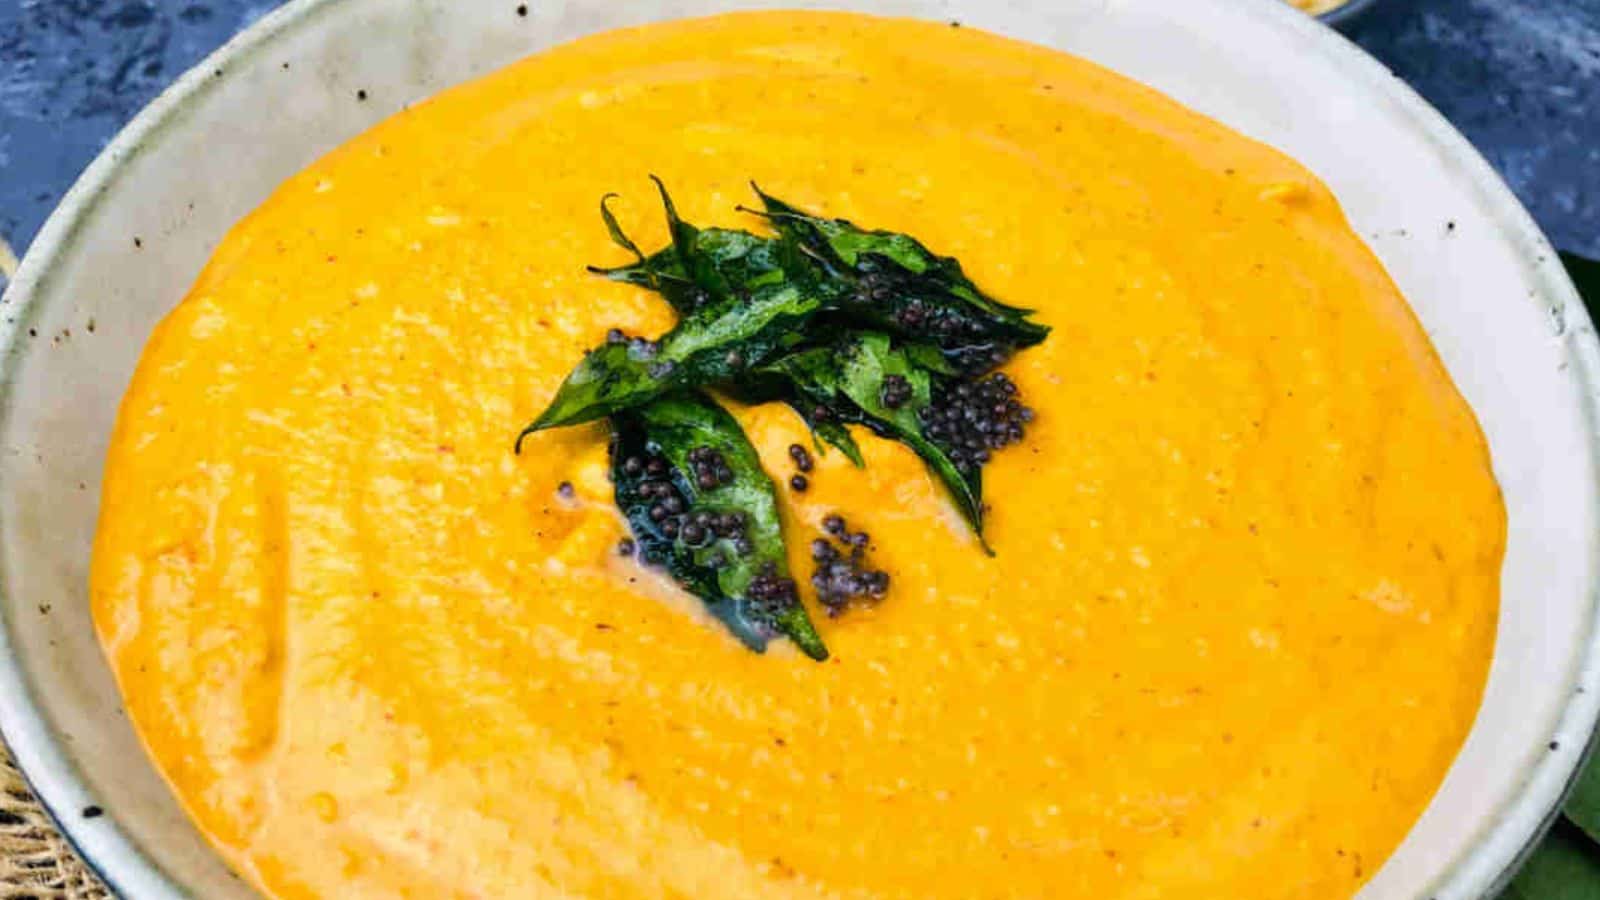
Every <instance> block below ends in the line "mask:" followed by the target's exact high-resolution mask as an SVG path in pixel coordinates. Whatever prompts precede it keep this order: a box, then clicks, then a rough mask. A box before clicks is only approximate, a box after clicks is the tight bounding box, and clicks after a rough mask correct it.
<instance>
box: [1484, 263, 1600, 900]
mask: <svg viewBox="0 0 1600 900" xmlns="http://www.w3.org/2000/svg"><path fill="white" fill-rule="evenodd" d="M1561 262H1562V264H1563V265H1565V266H1566V267H1567V273H1568V274H1569V275H1571V276H1572V282H1573V284H1575V285H1577V287H1578V293H1579V295H1581V296H1582V297H1583V302H1584V305H1585V306H1587V307H1588V308H1589V315H1590V316H1591V317H1596V314H1597V313H1600V263H1597V262H1594V261H1593V260H1588V259H1584V258H1583V257H1581V256H1574V255H1572V254H1570V253H1563V254H1561ZM1562 812H1564V813H1565V818H1564V819H1561V820H1558V821H1557V822H1556V824H1555V827H1554V828H1552V829H1551V830H1550V834H1549V835H1548V836H1547V837H1545V839H1544V843H1542V844H1540V845H1539V849H1538V850H1536V851H1534V854H1533V856H1532V857H1530V858H1529V859H1528V862H1527V865H1526V866H1525V867H1524V868H1523V870H1522V871H1521V872H1519V873H1517V877H1516V878H1515V879H1514V880H1513V881H1512V882H1511V885H1510V886H1509V887H1507V888H1506V890H1505V893H1503V894H1501V895H1500V900H1600V846H1597V844H1596V842H1597V841H1600V762H1597V761H1596V760H1590V762H1589V765H1588V766H1587V767H1586V768H1585V769H1584V771H1583V772H1582V773H1581V774H1580V775H1579V776H1578V783H1577V785H1576V786H1574V788H1573V791H1572V796H1571V797H1570V798H1568V799H1567V805H1566V807H1565V808H1564V809H1563V810H1562Z"/></svg>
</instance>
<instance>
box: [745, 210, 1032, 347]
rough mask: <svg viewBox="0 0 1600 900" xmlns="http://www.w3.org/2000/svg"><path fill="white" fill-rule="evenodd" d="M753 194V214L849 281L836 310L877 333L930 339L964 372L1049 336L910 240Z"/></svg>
mask: <svg viewBox="0 0 1600 900" xmlns="http://www.w3.org/2000/svg"><path fill="white" fill-rule="evenodd" d="M755 192H756V194H757V196H759V197H760V198H761V202H762V205H763V207H764V211H763V212H761V213H760V214H761V215H764V216H766V217H767V219H768V220H769V221H771V222H772V224H773V227H774V228H776V229H777V230H778V233H779V235H780V236H781V237H784V238H789V239H792V240H794V241H796V242H797V244H798V245H799V247H801V248H802V249H803V250H804V251H805V252H806V253H807V254H809V255H811V256H812V257H813V258H815V259H816V260H817V261H818V262H819V263H821V264H822V265H823V266H824V267H825V268H827V269H828V270H829V271H831V272H832V273H834V274H835V276H836V277H840V278H853V281H854V284H853V289H851V290H849V291H842V292H840V293H839V294H838V296H837V300H836V302H837V305H838V307H839V308H840V309H841V310H842V311H844V312H846V313H848V314H850V315H852V316H855V317H858V318H860V319H861V320H862V321H864V322H868V323H870V324H872V325H874V326H876V327H879V328H883V329H887V330H890V331H893V332H896V333H899V334H904V335H907V336H911V337H916V338H917V339H919V340H933V341H935V342H937V343H938V344H939V346H940V348H941V349H943V350H945V351H946V352H947V353H948V354H951V355H952V356H953V358H954V359H955V360H956V361H957V362H958V364H959V365H961V367H962V368H963V369H964V370H967V371H970V372H974V373H975V372H978V371H983V370H985V368H992V367H993V365H997V364H998V362H999V361H1003V360H1004V358H1005V357H1007V356H1009V354H1010V353H1011V352H1013V351H1015V350H1016V349H1017V348H1020V347H1031V346H1033V345H1034V344H1037V343H1039V342H1040V341H1042V340H1044V339H1045V337H1046V336H1047V335H1048V334H1049V333H1050V329H1049V328H1048V327H1047V326H1044V325H1040V324H1038V323H1037V322H1032V321H1029V320H1028V317H1029V316H1030V315H1032V313H1033V310H1029V309H1022V308H1020V307H1015V306H1008V305H1006V304H1004V303H1001V302H999V301H998V300H995V299H994V298H993V297H990V296H988V295H987V294H985V293H983V292H982V291H981V290H979V289H978V286H977V285H975V284H973V282H972V279H970V278H968V277H967V275H966V273H965V272H963V271H962V269H961V263H960V262H958V261H957V260H955V259H954V258H952V257H948V256H939V255H937V254H935V253H933V252H932V251H931V250H929V249H928V248H927V247H925V246H923V244H922V243H921V242H920V241H918V240H916V239H915V238H912V237H910V236H908V235H904V234H898V233H896V232H890V231H868V230H865V229H862V228H860V227H858V226H856V225H854V224H852V223H851V222H848V221H846V220H844V219H825V218H822V217H819V216H814V215H811V214H809V213H806V212H804V211H802V210H800V209H798V208H796V207H794V206H792V205H790V204H788V203H785V202H784V201H782V200H779V199H778V198H776V197H773V196H772V195H770V194H767V193H765V192H763V191H762V190H761V189H760V188H759V187H755ZM991 360H992V361H993V362H991Z"/></svg>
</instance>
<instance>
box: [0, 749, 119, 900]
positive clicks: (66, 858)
mask: <svg viewBox="0 0 1600 900" xmlns="http://www.w3.org/2000/svg"><path fill="white" fill-rule="evenodd" d="M110 896H111V894H110V892H109V891H107V890H106V889H105V887H103V886H102V885H101V884H100V881H99V880H98V879H97V878H95V877H94V873H92V872H90V871H89V869H88V867H87V866H85V865H84V864H83V861H82V860H80V859H78V856H77V854H76V853H74V852H73V850H72V846H71V845H70V844H68V843H67V842H66V839H65V838H63V837H62V836H61V833H60V832H59V831H56V826H55V823H53V822H51V821H50V815H49V814H48V813H46V812H45V811H44V807H42V806H40V805H39V801H37V800H35V799H33V792H32V791H30V790H28V785H27V783H26V782H24V781H23V780H22V773H21V772H20V771H18V770H17V764H16V763H15V762H13V761H12V759H11V754H10V753H9V752H6V751H5V750H4V748H3V747H0V900H108V898H110Z"/></svg>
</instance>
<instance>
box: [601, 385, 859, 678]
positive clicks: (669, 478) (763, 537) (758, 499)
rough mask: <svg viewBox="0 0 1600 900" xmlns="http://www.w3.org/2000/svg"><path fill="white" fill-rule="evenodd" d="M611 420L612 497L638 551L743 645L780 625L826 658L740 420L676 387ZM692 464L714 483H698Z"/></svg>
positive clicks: (768, 485) (755, 644)
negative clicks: (792, 573) (673, 391)
mask: <svg viewBox="0 0 1600 900" xmlns="http://www.w3.org/2000/svg"><path fill="white" fill-rule="evenodd" d="M611 429H612V437H611V448H610V452H611V477H612V482H613V486H614V489H615V493H616V500H617V506H618V507H619V508H620V509H621V510H622V513H623V517H624V518H625V519H626V520H627V522H628V525H629V527H630V529H631V530H632V532H633V539H634V541H635V542H636V544H637V548H638V549H637V555H638V558H639V559H640V560H641V561H642V562H645V563H648V564H651V565H659V566H662V567H664V568H665V569H666V570H667V572H668V573H669V574H670V575H671V576H672V577H673V579H674V580H676V581H677V582H678V583H679V584H680V585H682V586H683V587H684V588H685V589H687V590H688V591H689V592H690V593H693V594H694V595H695V596H697V597H699V598H700V599H701V600H702V601H703V602H704V603H705V604H706V606H707V608H708V609H710V610H711V612H712V613H713V614H715V615H716V616H717V617H718V618H719V619H721V620H722V621H723V622H724V623H725V624H726V625H727V626H728V628H729V629H730V630H731V631H732V632H733V633H734V634H735V635H736V636H738V637H739V639H740V640H742V641H744V642H745V644H747V645H748V646H750V647H752V648H754V649H757V650H760V649H763V648H765V646H766V644H767V641H768V640H770V639H771V638H773V637H776V636H778V635H784V636H786V637H788V638H789V639H790V640H792V641H794V643H795V644H796V646H798V647H799V648H800V649H801V650H802V651H804V652H805V653H806V655H808V656H810V657H812V658H813V659H825V658H827V655H828V651H827V648H826V647H825V646H824V645H823V643H822V639H821V637H820V636H818V635H817V632H816V629H815V628H814V627H813V626H812V624H811V620H810V618H809V617H808V616H807V615H806V611H805V607H804V606H803V605H802V604H801V603H800V602H799V597H798V594H797V593H796V592H794V591H793V590H792V585H793V582H792V581H789V576H788V558H787V556H786V554H785V552H784V542H783V531H782V525H781V520H780V518H779V515H778V507H777V496H776V491H775V489H774V487H773V484H772V479H770V478H769V477H767V474H766V472H765V471H763V470H762V468H761V461H760V459H759V458H758V457H757V455H756V451H755V448H754V447H752V446H751V445H750V442H749V440H748V439H746V437H745V435H744V431H743V430H742V429H741V428H740V427H739V423H738V422H737V421H735V420H734V418H733V417H732V416H731V415H729V414H728V413H727V411H726V410H724V409H722V407H720V406H718V405H717V404H716V403H714V402H712V401H711V400H710V399H709V398H708V397H706V396H704V395H702V394H674V395H671V396H668V397H663V398H661V399H659V400H657V401H655V402H654V403H651V404H649V405H647V406H644V407H640V408H638V409H634V410H629V411H627V412H625V413H619V414H618V415H615V416H613V417H612V419H611ZM691 457H693V459H694V460H695V461H694V462H691ZM697 470H698V473H697V474H691V473H696V472H697ZM700 474H710V475H713V476H714V480H715V482H716V483H715V484H714V485H713V486H712V487H710V488H702V487H701V486H700V483H699V482H700V479H699V475H700ZM785 581H787V582H788V584H789V585H790V590H789V591H787V592H785V591H783V590H780V587H781V583H782V582H785Z"/></svg>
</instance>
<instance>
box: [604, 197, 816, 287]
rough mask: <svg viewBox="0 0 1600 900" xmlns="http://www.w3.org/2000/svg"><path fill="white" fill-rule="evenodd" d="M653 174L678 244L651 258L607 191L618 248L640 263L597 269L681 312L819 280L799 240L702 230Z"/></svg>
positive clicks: (608, 227)
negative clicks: (631, 234)
mask: <svg viewBox="0 0 1600 900" xmlns="http://www.w3.org/2000/svg"><path fill="white" fill-rule="evenodd" d="M651 177H652V179H654V180H655V183H656V188H657V190H658V191H659V192H660V194H661V205H662V207H663V209H665V210H666V216H667V230H668V233H670V234H671V235H672V243H671V244H669V245H668V246H667V247H665V248H664V249H662V250H659V251H657V252H656V253H654V254H651V255H650V256H645V255H644V254H643V253H641V252H640V251H639V248H638V245H637V244H635V243H634V242H633V241H632V240H631V239H630V238H629V237H628V236H627V234H626V233H624V232H623V230H622V227H621V225H619V224H618V222H617V219H616V216H614V215H613V214H612V213H611V210H610V209H609V208H608V207H607V205H606V204H607V201H609V199H610V197H611V195H607V197H606V198H605V199H604V200H602V201H601V203H600V215H601V218H602V219H604V220H605V223H606V230H607V231H609V232H610V234H611V239H612V241H613V242H615V243H616V244H617V246H619V247H622V248H623V249H625V250H627V251H628V252H630V253H632V254H633V255H634V258H635V262H634V263H632V264H631V265H626V266H618V267H616V268H610V269H603V268H597V267H594V266H591V267H590V269H589V270H590V271H591V272H594V273H595V274H597V275H604V276H605V277H607V278H610V279H611V280H613V281H621V282H625V283H627V284H634V285H638V286H640V287H645V288H649V289H651V290H653V291H656V292H658V293H660V294H661V296H662V297H664V298H665V299H666V301H667V302H668V303H670V304H672V308H673V309H675V310H677V311H678V313H679V314H681V315H687V314H689V313H692V312H694V311H695V310H698V309H700V308H701V307H703V306H705V305H707V304H708V303H715V302H718V301H727V300H734V299H741V298H747V297H749V296H751V295H752V294H754V293H755V292H756V291H759V290H760V289H762V288H763V287H766V286H769V285H773V284H778V283H781V282H783V281H784V280H786V279H792V280H796V281H799V282H803V283H812V284H814V283H815V280H816V275H817V274H818V273H817V271H816V267H815V265H814V264H812V263H811V262H809V261H808V260H806V259H804V258H803V257H802V256H801V255H800V254H799V253H798V252H797V249H796V247H795V245H794V243H793V242H791V241H785V240H781V239H774V238H765V237H758V236H756V235H753V234H750V233H749V232H746V231H738V230H735V229H729V228H697V227H695V226H694V225H691V224H689V223H688V222H685V221H684V220H683V219H682V218H681V217H679V215H678V210H677V207H676V206H675V205H674V204H673V202H672V196H671V195H670V194H668V193H667V189H666V186H665V185H663V184H662V183H661V180H660V179H659V178H655V177H654V176H651Z"/></svg>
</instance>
